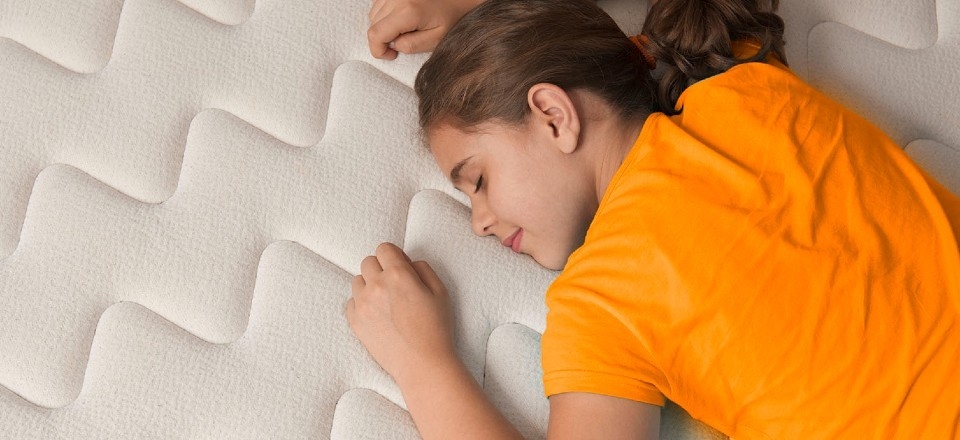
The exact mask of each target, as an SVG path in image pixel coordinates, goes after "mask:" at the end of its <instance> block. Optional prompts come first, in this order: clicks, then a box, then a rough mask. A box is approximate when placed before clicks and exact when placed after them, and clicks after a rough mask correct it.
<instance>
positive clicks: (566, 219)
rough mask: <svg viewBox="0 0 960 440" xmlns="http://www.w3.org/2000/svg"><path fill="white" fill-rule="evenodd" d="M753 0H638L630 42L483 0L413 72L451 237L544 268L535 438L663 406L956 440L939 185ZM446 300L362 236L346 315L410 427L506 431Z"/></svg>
mask: <svg viewBox="0 0 960 440" xmlns="http://www.w3.org/2000/svg"><path fill="white" fill-rule="evenodd" d="M775 3H776V2H773V4H769V2H763V1H762V0H659V1H658V2H656V3H655V4H654V5H653V6H652V7H651V9H650V12H649V14H648V16H647V19H646V22H645V24H644V28H643V29H644V32H643V35H642V36H640V37H638V38H632V39H631V38H628V36H627V35H624V34H623V32H622V31H621V30H620V29H619V28H618V27H617V25H616V23H614V21H613V20H612V19H611V18H610V17H609V16H607V15H606V14H605V13H604V12H603V11H602V10H601V9H600V8H598V7H597V6H596V5H595V4H594V3H591V2H588V1H583V0H562V1H560V0H489V1H487V2H485V3H483V4H481V5H480V6H478V7H476V8H475V9H473V10H471V11H470V12H469V13H467V14H466V15H465V16H463V18H461V19H459V21H457V22H456V24H455V25H454V26H453V27H452V28H451V29H450V31H449V32H448V33H447V34H446V36H445V37H444V38H443V40H442V41H441V42H440V43H439V45H438V46H437V47H436V50H435V51H434V53H433V54H432V56H431V57H430V59H429V60H428V61H427V62H426V63H425V64H424V66H423V68H422V70H421V71H420V73H419V75H418V76H417V79H416V83H415V89H416V93H417V96H418V98H419V117H420V125H421V127H422V129H423V132H424V134H425V138H426V140H427V143H428V145H429V147H430V150H431V152H432V153H433V156H434V157H435V159H436V161H437V164H438V165H439V167H440V169H441V170H442V171H443V172H444V174H446V175H447V176H448V177H449V179H450V181H451V182H453V184H454V186H455V187H456V188H457V189H459V190H460V191H463V192H464V193H466V194H467V195H468V196H469V198H470V202H471V206H472V228H473V231H474V232H475V233H476V234H477V235H480V236H489V237H495V238H496V240H498V241H500V242H501V243H502V244H503V245H504V246H507V247H510V248H511V249H513V250H514V251H516V252H520V253H524V254H527V255H530V256H531V257H532V258H533V259H535V260H536V261H537V262H538V263H540V264H541V265H543V266H545V267H547V268H550V269H555V270H561V272H560V274H559V276H558V277H557V278H556V280H555V281H554V282H553V284H552V285H551V286H550V288H549V289H548V291H547V292H546V303H547V306H548V309H549V312H548V315H547V326H546V330H545V332H544V334H543V338H542V367H543V371H544V377H543V381H544V388H545V391H546V394H547V396H548V397H549V401H550V420H549V428H548V437H549V438H604V439H611V438H647V439H656V438H657V436H658V430H659V418H660V406H661V405H663V404H664V401H665V399H669V400H671V401H674V402H676V403H678V404H679V405H680V406H681V407H683V408H684V409H685V410H686V411H687V412H689V413H690V414H691V415H692V416H693V417H694V418H697V419H699V420H702V421H704V422H705V423H707V424H709V425H711V426H713V427H715V428H716V429H718V430H720V431H722V432H723V433H725V434H727V435H730V436H733V437H735V438H830V439H835V438H937V439H946V438H956V437H957V436H958V435H960V380H957V377H956V374H957V371H960V251H958V237H960V199H958V198H957V197H956V196H954V195H953V194H951V193H949V192H948V191H947V190H945V189H944V188H943V187H942V186H941V185H939V184H938V183H937V182H936V181H934V180H933V179H931V178H930V177H929V176H928V175H927V174H926V173H925V172H924V171H923V170H922V169H920V168H919V167H918V166H917V165H916V164H914V163H913V162H912V161H910V160H909V159H908V158H907V157H906V156H905V155H904V153H903V151H902V150H901V149H900V148H899V147H898V146H897V145H896V144H895V143H894V142H893V141H892V140H890V139H889V138H888V137H887V136H886V135H885V134H884V133H883V132H882V131H880V130H879V129H878V128H876V127H875V126H873V125H872V124H871V123H869V122H868V121H866V120H865V119H863V118H862V117H860V116H858V115H857V114H855V113H853V112H851V111H850V110H848V109H846V108H844V107H842V106H841V105H839V104H837V103H836V102H834V101H833V100H832V99H831V98H829V97H828V96H825V95H823V94H822V93H820V92H818V91H817V90H815V89H813V88H811V87H810V86H809V85H807V84H806V83H804V82H803V81H802V80H801V79H799V78H798V77H797V76H796V75H794V74H793V73H792V72H791V71H790V70H789V68H788V67H787V64H786V60H785V58H784V54H783V41H782V35H783V22H782V20H781V19H780V18H779V17H778V16H777V15H776V14H775V13H774V10H775V7H776V4H775ZM394 37H395V36H394ZM388 41H392V40H388ZM395 46H396V45H394V49H391V50H395ZM384 47H385V48H390V44H385V45H384ZM654 63H660V65H661V68H660V69H658V70H657V72H658V78H657V79H654V77H653V76H652V75H651V67H652V66H653V64H654ZM454 294H455V293H454ZM447 295H448V293H447V291H446V289H445V288H444V286H443V284H442V282H441V281H440V280H439V278H438V277H437V275H436V274H435V273H434V272H433V271H432V270H431V269H430V266H429V265H428V264H427V263H425V262H420V261H418V262H411V261H410V260H409V259H408V258H407V257H406V255H404V253H403V252H402V251H401V250H400V249H399V248H397V247H396V246H394V245H391V244H383V245H381V246H380V247H378V248H377V250H376V254H375V255H373V256H370V257H368V258H366V259H364V260H363V262H362V263H361V274H360V275H359V276H357V277H356V278H354V280H353V297H352V298H351V299H350V300H349V302H348V304H347V312H346V313H347V317H348V320H349V322H350V326H351V328H352V329H353V331H354V333H355V334H356V335H357V337H358V338H359V339H360V341H361V342H362V343H363V344H364V345H365V346H366V347H367V349H368V350H369V352H370V353H371V355H372V356H373V358H374V359H376V361H377V362H378V363H380V365H381V366H382V367H383V368H384V369H385V370H386V371H387V372H388V373H389V374H390V375H391V376H392V377H393V378H394V379H395V380H396V382H397V384H398V385H399V387H400V389H401V391H402V393H403V395H404V399H405V401H406V403H407V405H408V408H409V410H410V412H411V415H412V417H413V419H414V421H415V423H416V424H417V427H418V429H419V430H420V432H421V434H422V435H423V436H424V437H425V438H441V439H445V438H457V439H461V438H484V439H490V438H517V437H519V434H518V433H517V431H516V429H514V428H513V427H512V426H510V425H509V423H508V422H507V421H506V419H505V418H504V417H503V416H502V415H501V414H499V413H498V412H497V410H496V408H495V407H493V405H491V404H490V402H489V401H488V400H487V399H486V398H485V397H484V395H483V393H482V391H481V390H480V388H479V386H478V385H477V384H476V382H475V381H474V380H473V378H472V377H471V376H470V374H469V373H468V372H467V370H466V368H465V367H464V365H463V363H462V362H461V361H460V360H459V359H458V358H457V355H456V352H455V349H454V344H453V339H452V336H451V331H450V329H451V325H450V320H451V312H450V306H449V300H448V296H447Z"/></svg>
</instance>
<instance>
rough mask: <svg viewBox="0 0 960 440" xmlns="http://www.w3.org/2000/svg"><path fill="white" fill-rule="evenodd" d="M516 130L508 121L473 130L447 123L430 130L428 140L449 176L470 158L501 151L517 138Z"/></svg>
mask: <svg viewBox="0 0 960 440" xmlns="http://www.w3.org/2000/svg"><path fill="white" fill-rule="evenodd" d="M515 131H516V130H515V129H513V128H511V127H507V126H506V125H505V124H494V123H486V124H482V125H480V126H478V127H477V128H475V129H470V130H464V129H461V128H457V127H454V126H452V125H449V124H444V125H441V126H439V127H437V128H434V129H431V130H429V131H427V132H426V141H427V144H428V145H429V147H430V152H431V153H433V157H434V158H435V159H436V161H437V164H438V165H440V169H442V170H443V172H444V174H447V175H448V176H449V174H450V172H451V171H452V170H453V168H454V167H456V166H457V164H459V163H461V162H462V161H464V160H465V159H467V158H470V157H475V158H478V159H479V158H483V157H486V156H487V155H491V154H492V155H496V154H499V153H498V150H501V149H503V148H504V147H505V146H506V145H507V144H510V143H511V142H514V141H515V139H514V137H515V135H516V133H514V132H515Z"/></svg>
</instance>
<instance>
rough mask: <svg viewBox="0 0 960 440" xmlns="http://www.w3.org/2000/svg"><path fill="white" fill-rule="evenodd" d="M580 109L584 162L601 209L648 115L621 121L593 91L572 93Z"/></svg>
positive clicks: (579, 148) (582, 158)
mask: <svg viewBox="0 0 960 440" xmlns="http://www.w3.org/2000/svg"><path fill="white" fill-rule="evenodd" d="M568 93H569V94H570V97H571V99H573V101H574V102H575V103H576V104H577V107H578V108H579V109H580V114H579V115H578V117H579V118H580V127H581V128H580V130H581V131H580V145H579V146H578V147H577V151H578V152H580V154H581V159H580V161H581V162H580V163H581V164H583V166H586V167H587V170H586V171H587V173H589V174H588V175H589V176H590V178H592V180H593V190H594V191H595V195H596V205H595V206H594V208H597V207H599V205H600V201H601V200H603V196H604V194H606V192H607V187H608V186H609V185H610V181H611V180H613V176H614V175H616V174H617V170H619V169H620V166H621V165H622V164H623V160H624V159H625V158H626V157H627V154H629V153H630V149H631V148H633V145H634V144H635V143H636V142H637V137H638V136H640V129H642V128H643V124H644V123H646V120H647V117H648V115H646V114H643V115H641V116H638V117H634V118H632V119H626V120H625V119H623V118H621V117H620V116H619V115H618V114H617V113H616V112H615V111H614V110H613V109H612V108H610V106H609V105H607V104H606V103H604V102H603V101H602V100H601V99H600V98H597V97H596V96H594V95H592V94H591V93H589V92H583V91H580V90H574V91H571V92H568Z"/></svg>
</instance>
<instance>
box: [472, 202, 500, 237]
mask: <svg viewBox="0 0 960 440" xmlns="http://www.w3.org/2000/svg"><path fill="white" fill-rule="evenodd" d="M470 202H471V205H472V208H473V209H472V211H471V214H470V216H471V223H472V226H473V233H474V234H477V235H479V236H481V237H483V236H486V235H490V234H493V232H490V227H491V226H493V223H494V221H495V217H494V215H493V213H492V212H490V208H489V207H488V206H487V202H486V201H485V200H482V199H481V198H480V197H475V198H474V199H473V200H471V201H470Z"/></svg>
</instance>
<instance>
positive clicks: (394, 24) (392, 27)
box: [367, 14, 417, 58]
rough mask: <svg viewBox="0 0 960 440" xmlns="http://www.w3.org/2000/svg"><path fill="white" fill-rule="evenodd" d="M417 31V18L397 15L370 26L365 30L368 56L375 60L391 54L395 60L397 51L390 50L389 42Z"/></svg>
mask: <svg viewBox="0 0 960 440" xmlns="http://www.w3.org/2000/svg"><path fill="white" fill-rule="evenodd" d="M415 30H417V17H412V16H404V15H400V16H398V15H397V14H394V15H391V16H387V17H385V18H383V19H382V20H378V21H376V22H374V23H373V24H371V25H370V28H369V29H367V43H368V44H369V45H370V54H372V55H373V56H374V57H377V58H384V57H387V56H389V55H390V53H391V52H392V54H393V58H396V54H397V51H395V50H393V49H391V48H390V46H389V44H390V42H391V41H393V40H395V39H397V37H399V36H400V34H403V33H405V32H411V31H415Z"/></svg>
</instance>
